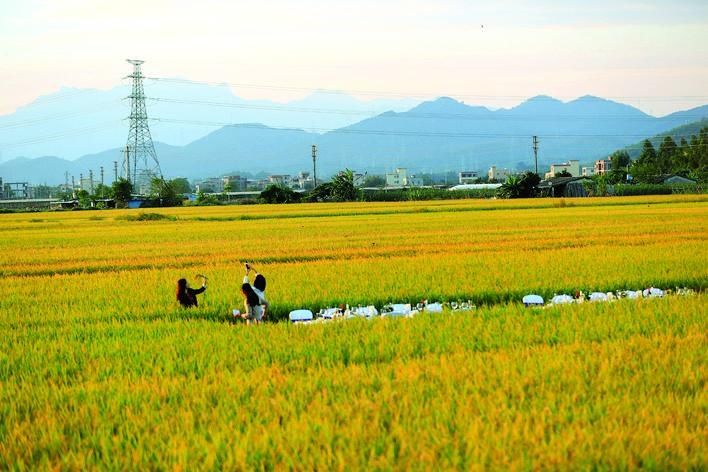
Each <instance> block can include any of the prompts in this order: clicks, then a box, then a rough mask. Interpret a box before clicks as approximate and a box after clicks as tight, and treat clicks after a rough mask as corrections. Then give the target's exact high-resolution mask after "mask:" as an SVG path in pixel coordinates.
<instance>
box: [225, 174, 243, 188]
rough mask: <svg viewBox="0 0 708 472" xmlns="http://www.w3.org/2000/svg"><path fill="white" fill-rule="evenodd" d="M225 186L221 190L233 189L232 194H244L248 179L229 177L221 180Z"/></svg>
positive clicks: (236, 176) (237, 176) (238, 176)
mask: <svg viewBox="0 0 708 472" xmlns="http://www.w3.org/2000/svg"><path fill="white" fill-rule="evenodd" d="M221 180H222V182H223V185H222V187H221V188H224V189H225V188H229V187H230V188H231V190H230V191H231V192H243V191H244V190H246V177H241V176H240V175H227V176H225V177H224V178H222V179H221Z"/></svg>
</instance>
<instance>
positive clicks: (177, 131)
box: [0, 79, 419, 161]
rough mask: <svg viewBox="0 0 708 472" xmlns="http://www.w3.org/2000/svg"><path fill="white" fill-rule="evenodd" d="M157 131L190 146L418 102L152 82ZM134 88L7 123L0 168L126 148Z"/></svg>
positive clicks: (54, 101)
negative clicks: (271, 96) (219, 133)
mask: <svg viewBox="0 0 708 472" xmlns="http://www.w3.org/2000/svg"><path fill="white" fill-rule="evenodd" d="M145 93H146V96H147V97H149V98H148V100H147V101H146V105H147V108H148V116H149V117H150V118H151V121H150V131H151V134H152V137H153V139H154V140H155V141H159V142H163V143H169V144H170V145H173V146H184V145H186V144H189V143H191V142H192V141H195V140H197V139H199V138H201V137H204V136H206V135H207V134H209V133H210V132H211V131H213V130H214V129H216V128H219V127H220V126H219V125H218V124H219V123H223V124H227V123H228V124H231V123H260V124H263V125H266V126H270V127H273V128H293V127H296V128H307V129H315V130H322V129H324V130H330V129H337V128H341V127H343V126H348V125H350V124H353V123H356V122H358V121H361V120H362V119H364V118H368V117H372V116H376V115H378V114H380V113H383V112H385V111H389V110H397V111H405V110H408V109H410V108H411V107H413V106H415V105H416V104H418V103H419V101H416V100H411V99H391V100H389V99H378V100H370V101H362V100H357V99H355V98H353V97H350V96H348V95H346V94H344V93H336V92H333V91H317V92H314V93H312V94H311V95H309V96H307V97H305V98H303V99H301V100H295V101H291V102H289V103H285V104H283V103H276V102H272V101H267V100H246V99H243V98H240V97H238V96H236V95H234V93H233V92H232V91H231V88H230V87H228V86H226V85H207V84H201V83H192V82H189V81H184V82H183V81H180V80H179V79H165V80H164V81H152V80H146V81H145ZM129 94H130V88H129V86H127V85H122V86H118V87H115V88H113V89H110V90H96V89H75V88H62V89H61V90H59V91H58V92H56V93H53V94H51V95H47V96H43V97H40V98H38V99H37V100H35V101H34V102H32V103H30V104H28V105H26V106H23V107H20V108H18V109H17V110H16V111H15V112H14V113H12V114H9V115H4V116H0V161H8V160H10V159H12V158H15V157H30V158H31V157H40V156H57V157H61V158H63V159H68V160H74V159H77V158H79V157H81V156H85V155H87V154H94V153H97V152H102V151H104V150H106V149H111V148H116V147H120V146H121V145H124V144H125V141H126V138H127V136H128V122H127V120H125V118H126V117H127V116H128V114H129V111H130V110H129V106H130V104H129V101H128V100H125V97H126V96H128V95H129Z"/></svg>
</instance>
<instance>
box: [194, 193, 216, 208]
mask: <svg viewBox="0 0 708 472" xmlns="http://www.w3.org/2000/svg"><path fill="white" fill-rule="evenodd" d="M218 204H219V199H217V198H216V196H215V195H213V194H210V193H205V192H202V191H199V192H198V193H197V205H218Z"/></svg>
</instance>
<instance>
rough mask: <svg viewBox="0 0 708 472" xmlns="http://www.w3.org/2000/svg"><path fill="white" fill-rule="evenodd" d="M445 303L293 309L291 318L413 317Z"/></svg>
mask: <svg viewBox="0 0 708 472" xmlns="http://www.w3.org/2000/svg"><path fill="white" fill-rule="evenodd" d="M457 306H458V309H460V308H461V309H465V308H464V307H469V308H467V309H471V306H470V305H469V304H465V303H463V304H461V305H457ZM442 311H443V305H442V303H425V304H419V305H417V306H415V307H413V306H412V305H411V304H410V303H392V304H390V305H385V306H384V307H383V308H382V309H381V312H380V313H379V310H377V309H376V307H375V306H374V305H368V306H359V307H352V308H349V307H348V306H347V308H345V309H342V308H324V309H322V310H320V312H319V313H317V315H315V314H313V313H312V311H310V310H306V309H302V310H293V311H291V312H290V315H289V319H290V321H292V322H311V321H330V320H333V319H337V318H342V319H347V318H373V317H377V316H381V317H411V316H415V315H417V314H418V313H422V312H425V313H442Z"/></svg>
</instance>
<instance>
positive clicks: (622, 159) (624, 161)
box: [610, 150, 632, 170]
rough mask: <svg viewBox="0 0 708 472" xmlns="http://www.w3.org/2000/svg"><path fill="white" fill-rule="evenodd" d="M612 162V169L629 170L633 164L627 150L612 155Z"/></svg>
mask: <svg viewBox="0 0 708 472" xmlns="http://www.w3.org/2000/svg"><path fill="white" fill-rule="evenodd" d="M610 162H611V163H612V169H613V170H614V169H627V167H629V164H630V163H631V162H632V158H631V157H629V153H628V152H627V151H625V150H619V151H615V152H613V153H612V154H610Z"/></svg>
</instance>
